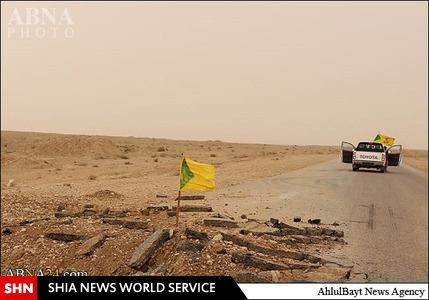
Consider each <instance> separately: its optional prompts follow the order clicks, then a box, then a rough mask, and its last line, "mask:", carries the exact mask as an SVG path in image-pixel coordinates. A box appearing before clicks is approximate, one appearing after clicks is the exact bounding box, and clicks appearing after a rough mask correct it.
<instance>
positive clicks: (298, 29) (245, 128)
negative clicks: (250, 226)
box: [1, 1, 428, 149]
mask: <svg viewBox="0 0 429 300" xmlns="http://www.w3.org/2000/svg"><path fill="white" fill-rule="evenodd" d="M1 8H2V11H1V17H2V21H1V22H2V24H1V26H2V29H1V30H2V37H1V42H2V44H1V45H2V48H1V63H2V64H1V72H2V74H1V75H2V77H1V78H2V79H1V88H2V89H1V91H2V93H1V109H2V110H1V127H2V130H21V131H40V132H57V133H73V134H100V135H120V136H135V137H159V138H170V139H187V140H223V141H230V142H248V143H255V142H256V143H273V144H298V145H305V144H321V145H339V144H340V142H341V140H346V141H351V142H358V141H360V140H372V139H373V138H374V137H375V136H376V135H377V133H379V132H381V133H382V134H385V135H389V136H392V137H395V138H396V143H398V144H402V145H404V147H406V148H417V149H427V147H428V146H427V145H428V138H427V137H428V30H427V28H428V3H427V2H412V1H405V2H161V3H158V2H128V3H127V2H125V3H123V2H106V3H99V2H90V3H85V2H72V3H70V2H52V3H51V2H20V3H13V2H8V3H4V2H2V6H1ZM42 8H45V9H44V10H43V9H42Z"/></svg>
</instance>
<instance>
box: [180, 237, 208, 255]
mask: <svg viewBox="0 0 429 300" xmlns="http://www.w3.org/2000/svg"><path fill="white" fill-rule="evenodd" d="M203 249H204V244H202V243H200V242H196V241H189V240H187V241H183V242H181V243H179V244H178V245H177V250H181V251H184V252H186V253H188V254H195V253H197V252H200V251H201V250H203Z"/></svg>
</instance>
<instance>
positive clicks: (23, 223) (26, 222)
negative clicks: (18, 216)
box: [19, 217, 51, 226]
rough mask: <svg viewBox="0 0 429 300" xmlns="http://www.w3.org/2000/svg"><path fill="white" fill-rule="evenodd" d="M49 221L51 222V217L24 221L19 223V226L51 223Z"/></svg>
mask: <svg viewBox="0 0 429 300" xmlns="http://www.w3.org/2000/svg"><path fill="white" fill-rule="evenodd" d="M49 220H51V218H49V217H46V218H39V219H33V220H24V221H21V222H19V226H25V225H29V224H33V223H34V222H40V221H49Z"/></svg>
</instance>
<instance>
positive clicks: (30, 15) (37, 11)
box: [8, 7, 75, 38]
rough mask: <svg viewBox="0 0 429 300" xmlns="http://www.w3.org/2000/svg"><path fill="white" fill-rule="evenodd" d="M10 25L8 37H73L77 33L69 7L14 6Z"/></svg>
mask: <svg viewBox="0 0 429 300" xmlns="http://www.w3.org/2000/svg"><path fill="white" fill-rule="evenodd" d="M8 25H9V27H8V38H13V37H15V38H30V37H36V38H47V37H50V38H57V37H61V36H63V37H65V38H72V37H74V35H75V30H74V28H73V25H74V23H73V20H72V18H71V16H70V13H69V11H68V9H67V8H64V9H62V10H61V9H57V8H34V7H27V8H24V9H23V10H18V8H14V9H13V11H12V14H11V16H10V18H9V23H8Z"/></svg>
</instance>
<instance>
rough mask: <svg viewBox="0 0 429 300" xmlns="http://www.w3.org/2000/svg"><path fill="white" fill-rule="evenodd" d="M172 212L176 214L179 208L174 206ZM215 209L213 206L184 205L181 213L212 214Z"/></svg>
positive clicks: (181, 207)
mask: <svg viewBox="0 0 429 300" xmlns="http://www.w3.org/2000/svg"><path fill="white" fill-rule="evenodd" d="M172 210H173V211H174V212H176V210H177V206H173V207H172ZM211 211H213V208H212V207H211V206H202V205H182V206H180V212H211Z"/></svg>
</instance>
